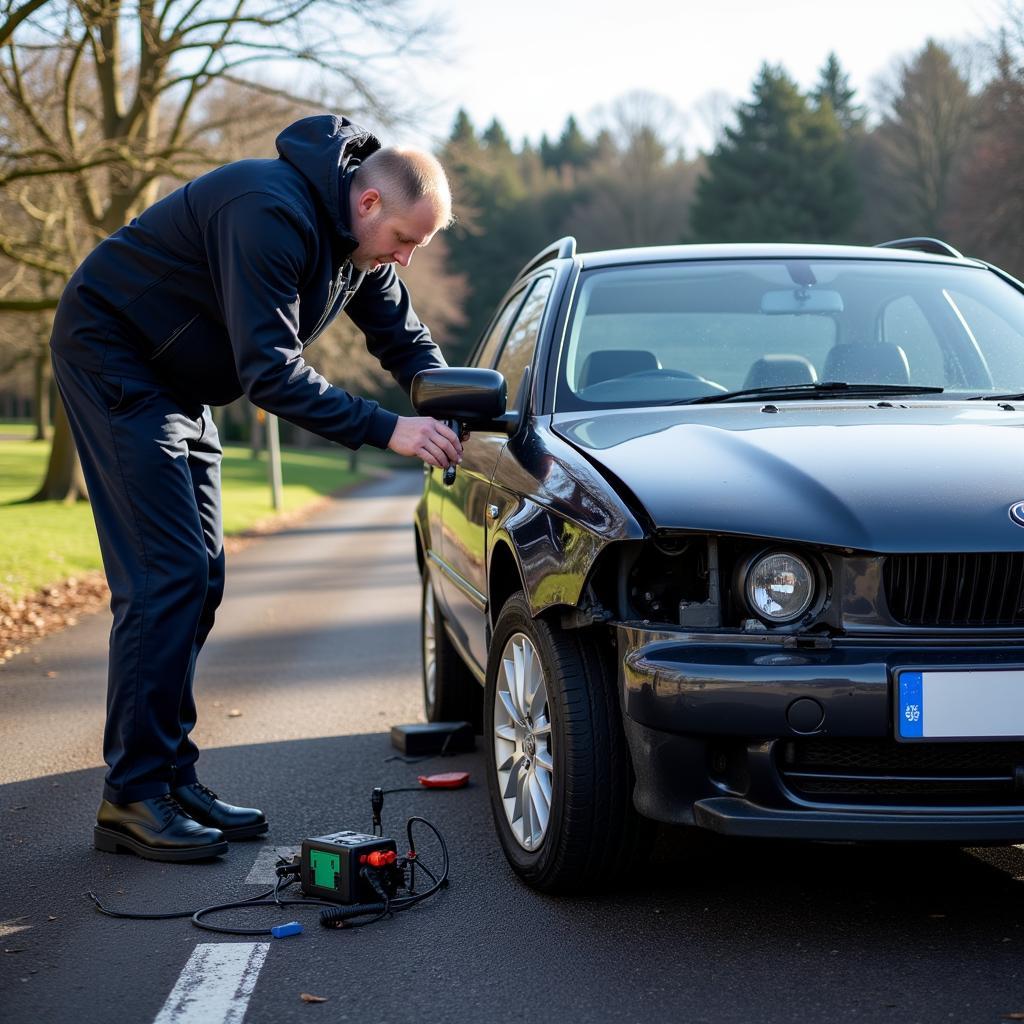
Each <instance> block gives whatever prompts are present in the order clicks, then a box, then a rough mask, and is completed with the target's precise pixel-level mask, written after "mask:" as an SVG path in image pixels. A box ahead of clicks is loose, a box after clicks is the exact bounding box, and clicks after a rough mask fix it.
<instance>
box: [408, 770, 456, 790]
mask: <svg viewBox="0 0 1024 1024" xmlns="http://www.w3.org/2000/svg"><path fill="white" fill-rule="evenodd" d="M418 778H419V783H420V785H421V786H425V787H426V788H427V789H462V787H463V786H465V785H466V784H467V783H468V782H469V772H438V773H437V774H436V775H420V776H418Z"/></svg>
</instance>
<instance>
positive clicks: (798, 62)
mask: <svg viewBox="0 0 1024 1024" xmlns="http://www.w3.org/2000/svg"><path fill="white" fill-rule="evenodd" d="M412 4H413V7H412V9H413V10H414V11H417V10H418V11H419V12H420V13H421V14H422V15H427V14H429V13H430V12H437V13H436V20H437V21H438V23H440V24H443V25H444V26H445V27H446V38H445V39H444V40H443V42H442V44H441V45H440V46H439V47H438V60H437V61H436V62H431V63H428V64H426V65H423V66H421V67H418V68H417V69H416V70H415V71H414V73H413V75H412V76H411V77H410V79H409V81H408V84H407V85H405V86H398V85H397V81H398V80H395V79H393V80H391V81H390V83H389V84H390V86H391V87H392V88H396V87H397V88H405V89H408V90H412V95H413V96H416V95H417V94H418V95H419V96H420V97H422V99H424V100H426V101H427V102H428V105H429V111H428V113H427V114H426V115H425V116H424V117H423V119H422V122H421V124H420V125H419V126H417V128H416V129H413V130H403V131H402V132H401V133H400V135H401V138H399V139H394V141H402V142H406V143H409V144H415V145H421V146H428V147H433V146H434V145H436V144H437V142H438V141H440V140H441V139H443V138H444V137H445V136H447V134H448V131H449V129H450V127H451V124H452V121H453V119H454V116H455V112H456V111H457V110H458V108H459V107H460V106H462V107H465V108H466V109H467V111H468V112H469V114H470V117H471V118H472V119H473V121H474V123H475V124H476V125H477V127H478V128H482V127H484V126H486V124H487V123H488V122H489V121H490V120H491V118H492V117H497V118H498V119H499V120H500V121H501V123H502V125H503V126H504V127H505V129H506V131H507V132H508V134H509V135H510V136H511V137H512V139H513V140H514V141H516V142H519V141H521V140H522V139H523V138H524V137H529V139H530V140H531V141H532V142H537V141H538V140H539V139H540V136H541V134H542V133H545V132H546V133H547V134H548V136H549V137H557V136H558V134H560V132H561V129H562V126H563V125H564V123H565V119H566V117H567V116H568V115H569V114H570V113H572V114H575V115H576V116H577V118H578V119H579V120H580V121H581V124H582V125H583V126H584V128H585V129H586V128H592V127H593V126H594V125H596V124H597V123H598V120H599V117H600V115H599V114H598V116H597V117H596V118H595V117H594V116H591V115H592V112H594V111H595V108H600V107H601V106H602V105H603V106H604V107H605V108H606V109H607V106H608V104H610V103H612V102H613V101H614V100H615V99H616V98H617V97H621V96H622V95H624V94H626V93H629V92H631V91H635V90H643V91H646V92H652V93H655V94H657V95H659V96H661V97H664V98H665V99H667V100H669V101H671V103H672V104H673V105H674V107H676V108H678V110H679V111H680V112H681V113H682V114H683V115H684V119H685V125H684V127H683V128H682V129H681V131H680V133H679V135H680V139H679V141H680V142H681V144H682V145H683V148H684V150H687V151H689V153H690V155H692V154H693V152H694V150H695V149H696V148H697V147H698V146H699V147H701V148H707V146H708V144H709V142H710V139H711V129H710V128H709V121H708V117H707V115H706V114H704V115H702V114H701V113H700V108H699V105H700V104H701V101H702V98H703V97H706V96H708V95H709V94H711V93H715V92H719V93H724V94H725V95H726V96H728V98H729V100H730V105H734V104H735V103H736V102H737V101H739V100H741V99H744V98H746V97H747V96H748V95H749V90H750V84H751V82H752V80H753V78H754V76H755V75H756V73H757V71H758V68H759V67H760V65H761V63H762V62H763V61H768V62H770V63H781V64H783V65H784V66H785V67H786V68H787V70H788V71H789V73H790V74H791V75H792V76H793V77H794V78H795V79H796V80H797V82H798V84H799V85H801V86H802V87H803V88H805V89H809V88H811V87H812V86H813V85H814V83H815V81H816V79H817V75H818V71H819V69H820V68H821V66H822V65H823V64H824V62H825V59H826V57H827V55H828V53H829V51H830V50H834V51H835V52H836V53H837V55H838V56H839V60H840V63H841V64H842V66H843V68H844V69H845V70H846V71H847V72H848V73H849V75H850V81H851V84H852V85H854V86H855V87H856V88H857V89H858V90H859V91H860V94H861V99H862V100H863V99H866V98H870V97H871V96H872V95H873V93H872V89H873V83H874V81H875V80H876V79H877V77H878V76H879V75H880V74H881V73H883V72H885V71H886V69H887V68H888V67H890V66H891V64H892V62H893V60H894V58H897V57H901V56H907V55H909V54H911V53H913V52H914V51H915V50H917V49H920V47H921V46H922V45H923V44H924V42H925V40H926V39H927V38H929V37H933V38H936V39H938V40H940V41H942V42H948V43H955V44H960V43H968V42H970V41H972V40H975V41H977V40H981V39H984V38H985V37H987V36H989V35H990V34H991V31H992V29H993V28H994V26H996V25H997V24H998V23H999V20H1000V19H999V11H1000V0H848V2H842V3H840V2H837V0H816V2H815V0H760V2H756V0H702V2H700V3H696V2H692V0H674V2H673V0H643V2H636V0H633V2H630V0H616V2H609V0H593V2H590V3H583V2H579V0H564V2H560V0H513V2H512V3H502V4H497V3H493V2H488V0H412ZM706 105H707V104H705V106H706ZM711 120H712V121H713V118H712V119H711Z"/></svg>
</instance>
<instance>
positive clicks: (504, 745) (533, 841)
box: [494, 633, 554, 851]
mask: <svg viewBox="0 0 1024 1024" xmlns="http://www.w3.org/2000/svg"><path fill="white" fill-rule="evenodd" d="M551 739H552V738H551V718H550V712H549V709H548V690H547V684H546V682H545V679H544V670H543V667H542V665H541V660H540V655H539V654H538V653H537V649H536V647H534V645H533V642H532V641H531V640H530V638H529V637H528V636H527V635H526V634H525V633H514V634H513V635H512V636H511V637H509V639H508V642H507V643H506V644H505V648H504V650H503V651H502V654H501V666H500V668H499V670H498V679H497V686H496V687H495V691H494V761H495V765H496V766H497V769H498V786H499V788H500V791H501V798H502V804H503V806H504V808H505V814H506V816H507V818H508V823H509V827H510V828H511V830H512V834H513V835H514V836H515V838H516V840H517V842H518V843H519V845H520V846H522V847H523V849H524V850H531V851H532V850H536V849H537V847H538V846H540V844H541V842H543V840H544V836H545V834H546V833H547V828H548V821H549V819H550V816H551V794H552V788H553V783H554V758H553V756H552V743H551Z"/></svg>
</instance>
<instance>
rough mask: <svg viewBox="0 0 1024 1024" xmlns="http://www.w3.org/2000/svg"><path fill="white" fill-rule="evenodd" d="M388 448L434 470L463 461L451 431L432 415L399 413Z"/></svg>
mask: <svg viewBox="0 0 1024 1024" xmlns="http://www.w3.org/2000/svg"><path fill="white" fill-rule="evenodd" d="M388 447H389V448H390V449H391V450H392V451H393V452H398V454H399V455H411V456H415V457H416V458H417V459H422V460H423V461H424V462H426V463H428V464H429V465H431V466H434V467H436V468H437V469H447V468H448V467H449V465H451V464H453V463H459V462H461V461H462V442H461V441H460V440H459V439H458V438H457V437H456V436H455V432H454V431H453V430H451V429H450V428H448V427H446V426H445V425H444V424H443V423H442V422H441V421H440V420H435V419H434V418H433V417H432V416H399V417H398V424H397V426H396V427H395V430H394V433H392V435H391V440H390V441H388Z"/></svg>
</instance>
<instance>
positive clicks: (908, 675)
mask: <svg viewBox="0 0 1024 1024" xmlns="http://www.w3.org/2000/svg"><path fill="white" fill-rule="evenodd" d="M897 721H898V722H899V728H900V735H901V736H904V737H906V738H908V739H915V738H918V737H921V736H923V735H924V694H923V692H922V686H921V673H920V672H901V673H900V703H899V712H898V715H897Z"/></svg>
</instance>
